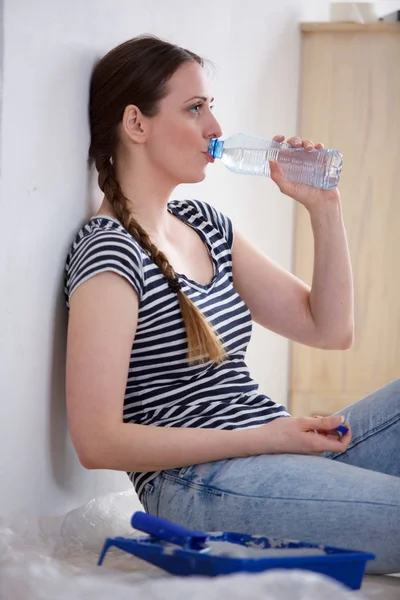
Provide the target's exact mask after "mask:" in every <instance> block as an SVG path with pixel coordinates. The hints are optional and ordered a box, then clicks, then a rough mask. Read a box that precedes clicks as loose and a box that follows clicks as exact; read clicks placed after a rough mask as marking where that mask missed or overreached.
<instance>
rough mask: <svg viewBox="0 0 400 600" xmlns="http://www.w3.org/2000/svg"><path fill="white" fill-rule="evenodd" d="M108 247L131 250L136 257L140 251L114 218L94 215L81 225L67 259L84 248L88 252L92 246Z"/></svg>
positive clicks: (138, 246) (135, 242)
mask: <svg viewBox="0 0 400 600" xmlns="http://www.w3.org/2000/svg"><path fill="white" fill-rule="evenodd" d="M98 245H105V246H107V245H109V246H110V248H114V249H116V247H118V246H121V247H123V248H125V249H126V250H131V251H132V252H133V253H134V254H135V255H136V256H137V257H139V256H140V253H141V251H142V248H141V246H140V245H139V244H138V242H137V241H136V240H135V239H134V238H133V237H132V236H131V235H130V233H129V232H128V231H127V230H126V229H125V228H124V227H123V226H122V225H121V223H120V222H119V221H118V219H116V218H115V217H111V216H109V215H95V216H94V217H91V218H90V219H89V220H88V221H87V222H86V223H85V224H84V225H82V226H81V227H80V228H79V230H78V231H77V233H76V234H75V237H74V239H73V241H72V243H71V247H70V252H69V257H72V256H74V255H75V254H76V253H78V252H82V251H83V250H84V249H85V248H86V249H88V250H90V249H91V248H93V247H94V246H98Z"/></svg>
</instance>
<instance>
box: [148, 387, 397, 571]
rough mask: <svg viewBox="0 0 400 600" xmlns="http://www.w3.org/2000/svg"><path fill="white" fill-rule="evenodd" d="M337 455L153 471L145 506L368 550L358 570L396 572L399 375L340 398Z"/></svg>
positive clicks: (201, 521)
mask: <svg viewBox="0 0 400 600" xmlns="http://www.w3.org/2000/svg"><path fill="white" fill-rule="evenodd" d="M338 414H344V415H345V417H346V421H349V423H350V424H351V428H352V432H353V439H352V441H351V443H350V445H349V447H348V449H347V451H346V452H344V453H342V454H336V453H335V454H333V453H324V454H323V455H321V456H309V455H300V454H263V455H258V456H252V457H247V458H232V459H227V460H219V461H215V462H210V463H203V464H198V465H192V466H189V467H182V468H176V469H169V470H165V471H162V472H161V474H160V475H158V476H157V477H156V478H155V479H153V480H152V481H151V482H149V483H147V484H146V486H145V490H144V494H143V496H142V502H143V505H144V508H145V510H146V511H147V512H149V513H151V514H154V515H157V516H159V517H162V518H164V519H168V520H170V521H174V522H175V523H178V524H181V525H183V526H186V527H188V528H191V529H197V530H202V531H208V532H214V531H236V532H243V533H249V534H261V535H266V536H269V537H277V538H288V539H294V540H302V541H308V542H316V543H319V544H324V545H330V546H338V547H342V548H348V549H354V550H363V551H368V552H373V553H374V554H375V555H376V560H374V561H371V562H368V563H367V572H368V573H396V572H399V571H400V379H398V380H396V381H393V382H392V383H390V384H388V385H386V386H384V387H383V388H380V389H379V390H377V391H376V392H374V393H373V394H370V395H369V396H367V397H366V398H364V399H362V400H360V401H358V402H356V403H354V404H352V405H351V406H348V407H347V408H345V409H343V410H342V411H340V412H339V413H338Z"/></svg>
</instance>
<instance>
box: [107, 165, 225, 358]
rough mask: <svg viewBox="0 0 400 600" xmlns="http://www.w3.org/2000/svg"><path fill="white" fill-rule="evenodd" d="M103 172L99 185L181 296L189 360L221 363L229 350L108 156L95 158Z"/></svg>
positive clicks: (180, 303)
mask: <svg viewBox="0 0 400 600" xmlns="http://www.w3.org/2000/svg"><path fill="white" fill-rule="evenodd" d="M95 164H96V168H97V170H98V173H99V177H98V182H99V187H100V189H101V190H102V192H103V193H104V195H105V196H106V198H107V200H108V201H109V203H110V204H111V206H112V207H113V209H114V212H115V214H116V216H117V218H118V220H119V221H120V222H121V224H122V225H123V227H124V228H125V229H126V230H127V231H129V233H130V234H131V235H132V236H133V237H134V238H135V240H136V241H137V242H138V244H140V246H141V247H142V248H143V249H144V250H145V251H146V252H147V253H148V254H149V256H150V257H151V259H152V261H153V262H154V263H155V264H156V265H157V267H158V268H159V269H160V271H161V272H162V274H163V275H164V277H165V278H166V279H167V281H168V283H169V285H170V287H171V289H173V290H174V291H175V292H176V293H177V296H178V301H179V306H180V309H181V313H182V318H183V322H184V324H185V328H186V333H187V339H188V360H189V363H190V364H195V363H202V362H206V361H207V360H209V359H211V360H213V361H214V362H216V363H221V362H223V360H224V359H225V358H226V352H225V350H224V348H223V346H222V344H221V342H220V341H219V339H218V338H217V336H216V334H215V332H214V331H213V329H212V327H211V326H210V324H209V323H208V321H207V319H206V318H205V316H204V315H203V313H202V312H201V311H200V310H199V309H198V308H197V306H196V305H195V304H194V303H193V302H192V301H191V300H190V298H188V297H187V296H186V294H184V293H183V292H182V289H181V288H180V284H179V281H178V278H177V275H176V273H175V271H174V269H173V267H172V265H171V264H170V263H169V261H168V258H167V256H166V255H165V254H164V253H163V252H161V251H160V250H159V249H158V248H157V246H156V245H155V244H153V242H152V241H151V239H150V236H149V235H148V234H147V233H146V231H145V230H144V229H143V227H142V226H141V225H140V224H139V223H138V222H137V221H136V219H134V218H133V216H132V214H131V212H130V211H129V209H128V199H127V198H126V197H125V196H124V194H123V192H122V189H121V186H120V185H119V182H118V180H117V178H116V176H115V170H114V165H113V163H112V162H111V160H110V159H109V158H107V157H103V158H99V159H97V160H96V161H95Z"/></svg>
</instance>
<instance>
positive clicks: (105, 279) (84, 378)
mask: <svg viewBox="0 0 400 600" xmlns="http://www.w3.org/2000/svg"><path fill="white" fill-rule="evenodd" d="M137 317H138V296H137V293H136V292H135V290H134V289H133V288H132V286H130V285H129V283H128V282H127V281H126V280H125V279H124V278H123V277H121V276H119V275H117V274H115V273H113V272H106V273H101V274H99V275H96V276H95V277H92V278H91V279H89V280H88V281H86V282H85V283H83V284H81V285H80V286H79V287H78V288H77V289H76V291H75V292H74V293H73V294H72V297H71V300H70V314H69V322H68V342H67V373H66V399H67V414H68V424H69V430H70V434H71V438H72V441H73V444H74V446H75V449H76V452H77V454H78V457H79V460H80V462H81V463H82V465H83V466H85V467H86V468H89V469H91V468H92V469H96V468H97V469H116V470H123V471H153V470H159V469H168V468H174V467H177V466H186V465H190V464H195V463H201V462H209V461H213V460H218V459H224V458H233V457H238V456H246V455H248V450H247V445H248V441H247V435H246V434H247V432H246V431H228V430H226V431H221V430H218V429H193V428H190V429H189V428H187V429H184V428H166V427H154V426H148V425H140V424H131V423H124V422H123V404H124V395H125V387H126V381H127V376H128V370H129V361H130V354H131V349H132V343H133V340H134V337H135V333H136V327H137Z"/></svg>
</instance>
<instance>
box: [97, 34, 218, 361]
mask: <svg viewBox="0 0 400 600" xmlns="http://www.w3.org/2000/svg"><path fill="white" fill-rule="evenodd" d="M188 61H196V62H197V63H198V64H200V65H201V66H203V60H202V59H201V58H200V57H199V56H197V55H196V54H194V53H193V52H190V51H189V50H186V49H184V48H181V47H179V46H176V45H173V44H170V43H169V42H166V41H163V40H160V39H159V38H157V37H156V36H139V37H136V38H133V39H132V40H128V41H127V42H124V43H123V44H120V45H119V46H117V47H116V48H114V49H113V50H111V51H110V52H109V53H108V54H106V55H105V56H104V57H103V58H102V59H101V60H100V61H99V62H98V63H97V65H96V66H95V68H94V71H93V74H92V78H91V85H90V100H89V121H90V133H91V143H90V148H89V159H90V161H91V162H92V163H94V165H95V167H96V169H97V171H98V184H99V187H100V189H101V191H102V192H103V193H104V196H105V197H106V199H107V200H108V202H109V203H110V205H111V206H112V208H113V211H114V213H115V215H116V217H117V219H118V220H119V221H120V223H121V224H122V226H123V227H124V228H125V229H126V230H127V231H129V233H130V234H131V235H132V237H133V238H134V239H135V240H136V241H137V242H138V244H140V246H141V247H142V248H143V249H144V250H145V251H146V252H147V254H148V255H149V256H150V258H151V260H152V261H153V262H154V263H155V264H156V265H157V267H158V268H159V269H160V271H161V273H162V274H163V275H164V277H165V279H166V280H167V281H168V285H169V287H170V289H171V290H172V292H174V293H176V294H177V297H178V301H179V306H180V310H181V313H182V319H183V322H184V325H185V329H186V334H187V343H188V361H189V364H195V363H202V362H206V361H207V360H213V361H215V362H216V363H221V362H222V361H223V360H224V359H225V358H226V352H225V350H224V348H223V346H222V344H221V342H220V340H219V339H218V337H217V335H216V334H215V332H214V331H213V329H212V327H211V325H210V324H209V323H208V321H207V319H206V318H205V316H204V315H203V313H202V312H201V311H200V310H199V309H198V308H197V306H196V305H195V304H194V303H193V302H192V301H191V300H190V299H189V298H188V297H187V296H186V294H184V293H183V291H182V284H181V282H180V281H179V277H178V276H177V274H176V273H175V271H174V269H173V267H172V265H171V264H170V263H169V261H168V258H167V256H166V255H165V254H164V253H163V252H161V251H160V250H159V249H158V248H157V246H155V244H153V242H152V241H151V239H150V236H149V235H148V234H147V233H146V231H145V230H144V229H143V227H142V226H141V225H140V224H139V223H138V222H137V221H136V219H134V217H133V215H132V213H131V212H130V211H129V208H128V207H129V201H128V199H127V198H126V197H125V196H124V194H123V192H122V189H121V186H120V184H119V182H118V179H117V177H116V172H115V168H114V165H115V154H116V146H117V141H118V140H117V127H118V124H119V123H120V122H121V119H122V117H123V113H124V110H125V107H126V106H128V105H129V104H135V105H136V106H138V107H139V108H140V110H141V112H142V113H143V114H145V115H146V116H154V115H156V114H157V108H158V106H157V105H158V102H159V101H160V100H161V99H162V98H163V97H164V96H165V95H166V89H165V88H166V85H165V84H166V83H167V81H168V80H169V79H170V78H171V77H172V75H173V74H174V73H175V71H176V70H177V69H178V68H179V67H180V66H181V65H182V64H184V63H186V62H188Z"/></svg>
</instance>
